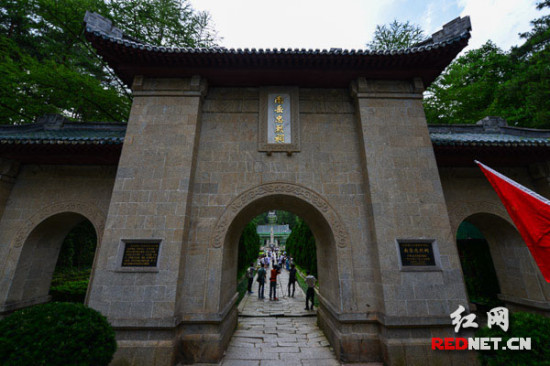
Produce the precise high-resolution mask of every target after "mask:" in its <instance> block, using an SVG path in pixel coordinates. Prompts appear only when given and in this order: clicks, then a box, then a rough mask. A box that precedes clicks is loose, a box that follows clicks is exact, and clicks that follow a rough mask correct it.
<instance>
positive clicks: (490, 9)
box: [190, 0, 547, 50]
mask: <svg viewBox="0 0 550 366" xmlns="http://www.w3.org/2000/svg"><path fill="white" fill-rule="evenodd" d="M536 2H537V1H536V0H416V1H415V0H232V1H228V0H190V3H191V4H192V6H193V7H194V9H196V10H206V11H208V12H209V13H210V15H211V17H212V21H213V26H214V28H215V29H216V31H217V32H218V36H219V37H220V38H221V40H220V41H219V42H218V43H219V45H220V46H224V47H228V48H306V49H310V48H312V49H317V48H319V49H330V48H332V47H336V48H344V49H363V48H366V47H365V45H366V44H367V43H369V42H370V41H371V40H372V36H373V33H374V30H375V29H376V25H383V24H389V23H391V22H392V21H393V20H394V19H396V20H398V21H400V22H406V21H410V22H411V23H412V24H416V25H418V26H420V27H421V28H422V29H424V31H425V33H426V35H427V36H429V35H431V34H432V33H435V32H436V31H438V30H440V29H441V27H442V26H443V25H444V24H445V23H447V22H450V21H451V20H453V19H454V18H456V17H459V16H461V17H462V16H466V15H469V16H470V19H471V23H472V32H471V35H472V38H471V39H470V42H469V45H468V48H467V49H466V50H468V49H474V48H478V47H480V46H481V45H483V44H484V43H485V42H487V41H488V40H492V41H493V42H494V43H496V44H497V46H499V47H500V48H502V49H503V50H509V49H510V47H511V46H514V45H518V44H521V40H520V38H519V36H518V33H521V32H526V31H528V30H530V29H531V26H530V21H531V20H533V19H535V18H539V17H541V16H542V15H543V14H546V13H547V12H543V11H538V10H537V9H536Z"/></svg>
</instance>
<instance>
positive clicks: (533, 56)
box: [424, 0, 550, 128]
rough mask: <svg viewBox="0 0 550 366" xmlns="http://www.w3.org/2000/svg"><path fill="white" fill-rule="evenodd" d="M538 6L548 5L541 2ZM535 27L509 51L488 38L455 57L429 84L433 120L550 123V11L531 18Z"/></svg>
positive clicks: (428, 115) (428, 104)
mask: <svg viewBox="0 0 550 366" xmlns="http://www.w3.org/2000/svg"><path fill="white" fill-rule="evenodd" d="M537 8H538V9H539V10H542V9H544V8H550V0H545V1H540V2H539V3H538V5H537ZM531 25H532V26H533V29H532V30H531V31H529V32H526V33H523V34H521V37H522V38H523V39H524V40H525V41H524V43H523V44H522V45H520V46H518V47H513V48H512V49H511V50H510V51H503V50H501V49H499V48H498V47H497V46H496V45H495V44H494V43H492V42H490V41H489V42H487V43H486V44H484V45H483V46H481V47H480V48H478V49H474V50H471V51H469V52H467V53H466V54H464V55H463V56H461V57H459V58H457V59H456V60H455V61H454V62H453V63H452V64H451V65H449V67H448V68H447V69H446V70H445V71H444V72H443V74H442V75H440V76H439V78H438V79H436V80H435V82H434V83H433V84H432V85H431V86H430V87H429V88H428V89H427V93H426V98H425V101H424V109H425V111H426V118H427V120H428V122H429V123H445V124H453V123H475V122H477V121H478V120H480V119H482V118H483V117H485V116H489V115H494V116H500V117H503V118H504V119H506V120H507V121H508V123H509V124H511V125H516V126H523V127H532V128H550V15H545V16H542V17H541V18H538V19H535V20H533V21H532V22H531Z"/></svg>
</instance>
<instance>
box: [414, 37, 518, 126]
mask: <svg viewBox="0 0 550 366" xmlns="http://www.w3.org/2000/svg"><path fill="white" fill-rule="evenodd" d="M513 72H514V66H513V64H512V63H511V62H510V58H509V56H508V54H507V53H505V52H503V51H502V50H501V49H500V48H498V47H497V46H496V45H495V44H494V43H492V42H491V41H488V42H487V43H485V44H484V45H483V46H481V47H480V48H478V49H475V50H472V51H469V52H467V53H466V54H465V55H464V56H461V57H459V58H458V59H456V60H455V62H453V63H452V64H451V65H449V67H448V68H447V69H446V70H445V71H444V72H443V74H441V75H440V76H439V77H438V78H437V80H436V81H435V82H434V83H433V84H432V85H431V86H430V87H429V88H428V91H427V97H426V99H425V101H424V109H425V111H426V118H427V119H428V121H429V122H430V123H448V124H450V123H474V122H477V121H478V120H480V119H482V118H483V117H486V116H488V115H495V113H497V114H496V115H499V114H498V112H497V111H496V110H495V108H493V101H494V100H495V94H496V93H497V90H498V89H499V88H500V85H502V84H503V83H504V82H505V80H506V79H507V78H509V77H510V75H511V74H512V73H513Z"/></svg>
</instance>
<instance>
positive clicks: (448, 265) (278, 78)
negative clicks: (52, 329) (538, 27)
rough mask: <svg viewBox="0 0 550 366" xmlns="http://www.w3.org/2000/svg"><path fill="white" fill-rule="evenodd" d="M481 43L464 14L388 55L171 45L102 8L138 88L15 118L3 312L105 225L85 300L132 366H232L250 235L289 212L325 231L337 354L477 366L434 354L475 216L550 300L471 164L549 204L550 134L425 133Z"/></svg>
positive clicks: (44, 287)
mask: <svg viewBox="0 0 550 366" xmlns="http://www.w3.org/2000/svg"><path fill="white" fill-rule="evenodd" d="M469 32H470V22H469V18H467V17H466V18H461V19H456V20H454V21H452V22H451V23H449V24H447V25H445V26H443V29H442V30H441V31H439V32H437V33H435V34H433V36H432V37H431V38H430V39H429V40H428V41H426V42H424V43H423V44H420V45H418V46H417V47H413V48H411V49H403V50H395V51H391V52H389V51H387V52H373V51H355V50H352V51H348V50H341V49H331V50H328V51H326V50H323V51H318V50H290V49H279V50H255V49H252V50H249V49H245V50H240V49H239V50H234V49H226V48H213V49H190V48H164V47H154V46H150V45H146V44H141V43H136V41H135V40H130V39H126V38H125V37H124V35H123V34H122V33H121V32H120V31H119V30H118V29H117V28H115V27H113V25H112V24H111V23H110V22H109V21H108V20H106V19H104V18H101V17H99V16H98V15H96V14H87V16H86V37H87V38H88V40H89V41H90V42H91V44H92V45H93V47H95V48H96V49H97V52H98V53H99V54H100V55H101V56H102V57H103V58H104V59H105V61H106V62H107V63H108V64H109V65H110V66H111V67H112V68H113V69H114V70H115V72H116V73H117V74H118V75H119V76H120V77H121V78H122V80H123V81H124V82H125V83H127V85H129V86H131V89H132V91H133V95H134V100H133V105H132V109H131V113H130V117H129V120H128V123H127V124H121V123H103V124H99V123H95V124H94V123H71V122H68V121H65V120H64V119H63V118H60V117H55V116H53V117H49V118H46V119H44V120H42V121H41V122H40V123H36V124H33V125H27V126H4V127H0V158H1V161H0V163H1V164H0V167H1V170H0V178H1V179H0V218H1V219H0V313H1V314H8V313H9V312H11V311H14V310H16V309H19V308H23V307H26V306H30V305H32V304H37V303H42V302H45V301H48V290H49V286H50V281H51V274H52V272H53V269H54V267H55V263H56V260H57V256H58V253H59V248H60V245H61V242H62V240H63V238H64V237H65V235H66V234H67V232H68V231H69V230H70V229H71V228H72V227H73V226H74V225H75V224H77V223H78V222H81V221H82V220H84V219H88V220H89V221H90V222H91V223H92V224H93V226H94V227H95V230H96V232H97V235H98V249H97V251H96V256H95V260H94V265H93V270H92V278H91V281H90V286H89V289H88V293H87V296H86V304H87V305H88V306H90V307H92V308H94V309H97V310H98V311H100V312H101V313H103V314H104V315H105V316H106V317H107V318H108V320H109V321H110V323H111V324H112V325H113V327H114V328H115V330H116V332H117V339H118V346H119V350H118V351H117V354H116V356H115V361H114V364H120V365H122V364H125V365H129V364H134V365H141V364H147V365H175V364H178V363H182V364H183V363H193V362H216V361H219V360H220V358H221V357H222V355H223V352H224V349H225V348H226V346H227V344H228V342H229V340H230V338H231V336H232V334H233V332H234V330H235V327H236V325H237V321H238V318H237V307H236V301H237V294H236V285H237V283H236V273H237V248H238V239H239V236H240V233H241V231H242V229H243V228H244V226H245V225H246V224H247V223H248V222H249V221H250V220H251V219H252V218H254V217H255V216H256V215H258V214H260V213H262V212H266V211H268V210H275V209H277V210H286V211H291V212H293V213H295V214H297V215H299V216H300V217H302V218H303V219H304V220H305V221H306V222H307V224H308V225H309V227H310V228H311V229H312V232H313V233H314V236H315V238H316V244H317V260H318V267H319V294H320V296H319V297H320V307H319V310H318V322H319V325H320V326H321V328H322V329H323V331H324V332H325V334H326V336H327V338H328V339H329V341H330V343H331V345H332V347H333V348H334V351H335V353H336V355H337V357H339V358H340V359H341V360H342V361H346V362H366V361H378V362H384V363H385V364H388V365H403V364H408V365H425V364H427V363H430V364H445V365H464V364H469V362H471V361H472V358H473V357H474V356H475V355H474V354H473V352H454V353H453V352H437V351H432V350H431V349H430V340H431V337H443V336H454V334H455V333H454V330H453V327H452V326H451V320H450V317H449V314H450V313H452V312H453V311H455V310H456V309H457V308H458V306H459V305H464V306H465V307H466V308H468V297H467V294H466V290H465V285H464V279H463V274H462V270H461V266H460V261H459V257H458V254H457V246H456V240H455V235H456V233H457V229H458V227H459V225H460V224H461V223H462V222H463V221H465V220H467V221H468V222H470V223H472V224H474V225H476V226H477V228H479V229H480V231H481V232H482V233H483V235H484V236H485V238H486V240H487V241H488V243H489V246H490V250H491V255H492V257H493V261H494V265H495V269H496V273H497V276H498V280H499V284H500V289H501V294H500V295H499V296H500V298H501V299H502V300H503V301H504V302H505V303H506V305H507V306H508V307H509V308H510V309H512V310H520V309H521V310H529V311H535V312H540V313H545V314H548V312H549V310H550V302H549V299H550V286H548V284H547V283H546V282H545V281H544V279H543V278H542V276H541V274H540V272H539V270H538V268H537V267H536V266H535V265H534V262H533V260H532V258H531V257H530V255H529V252H528V250H527V248H526V247H525V245H524V243H523V241H522V240H521V237H520V236H519V234H518V232H517V231H516V229H515V227H514V226H513V224H512V223H511V220H510V218H509V217H508V215H507V213H506V211H505V209H504V207H503V206H502V205H501V203H500V201H499V199H498V197H497V195H496V194H495V193H494V191H493V190H492V188H491V187H490V185H489V183H488V182H487V181H486V180H485V178H484V177H483V175H482V173H481V171H479V169H478V168H477V167H475V166H474V164H473V160H474V159H478V160H480V161H482V162H484V163H486V164H489V165H492V166H493V167H495V168H497V169H498V170H500V171H501V172H503V173H504V174H506V175H508V176H510V177H511V178H513V179H515V180H517V181H519V182H520V183H522V184H524V185H526V186H528V187H531V188H533V189H535V190H536V191H538V192H539V193H541V194H543V195H546V196H548V193H550V190H549V188H550V187H549V177H550V165H549V163H548V162H549V161H550V132H548V131H537V130H527V129H521V128H513V127H508V126H507V125H506V122H505V121H503V120H501V119H499V118H494V117H490V118H487V119H485V120H483V121H480V122H479V123H478V124H477V125H468V126H428V125H427V124H426V119H425V116H424V112H423V109H422V93H423V91H424V90H425V88H426V86H427V85H429V84H430V83H431V82H432V81H433V80H434V79H435V78H436V77H437V76H438V75H439V74H440V73H441V72H442V70H443V69H444V68H445V67H446V66H447V65H448V64H449V63H450V62H451V61H452V60H453V58H454V57H455V56H456V55H457V54H458V53H459V52H460V51H461V50H462V49H463V48H464V47H465V46H466V44H467V42H468V39H469V37H470V33H469ZM472 362H473V361H472Z"/></svg>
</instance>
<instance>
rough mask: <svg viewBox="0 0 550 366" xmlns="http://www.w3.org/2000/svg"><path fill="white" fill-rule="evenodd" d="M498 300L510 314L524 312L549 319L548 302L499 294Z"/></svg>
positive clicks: (549, 305)
mask: <svg viewBox="0 0 550 366" xmlns="http://www.w3.org/2000/svg"><path fill="white" fill-rule="evenodd" d="M498 298H499V299H500V300H502V301H503V302H504V303H505V304H506V307H507V308H508V309H509V310H510V311H511V312H518V311H524V312H528V313H536V314H540V315H542V316H546V317H550V302H548V301H537V300H530V299H526V298H521V297H516V296H510V295H504V294H499V295H498Z"/></svg>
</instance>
